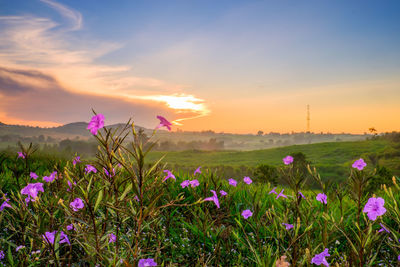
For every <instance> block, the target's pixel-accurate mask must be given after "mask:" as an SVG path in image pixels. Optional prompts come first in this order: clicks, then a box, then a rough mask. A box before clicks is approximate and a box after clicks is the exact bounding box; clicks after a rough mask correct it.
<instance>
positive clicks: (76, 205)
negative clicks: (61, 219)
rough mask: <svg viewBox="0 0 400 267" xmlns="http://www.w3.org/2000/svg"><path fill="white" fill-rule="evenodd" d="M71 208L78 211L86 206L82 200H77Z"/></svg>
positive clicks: (72, 203)
mask: <svg viewBox="0 0 400 267" xmlns="http://www.w3.org/2000/svg"><path fill="white" fill-rule="evenodd" d="M69 206H70V207H71V208H72V210H73V211H78V210H80V209H83V207H85V204H83V201H82V199H80V198H79V197H78V198H75V199H74V201H72V202H71V203H70V204H69Z"/></svg>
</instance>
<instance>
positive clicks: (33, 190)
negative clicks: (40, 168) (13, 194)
mask: <svg viewBox="0 0 400 267" xmlns="http://www.w3.org/2000/svg"><path fill="white" fill-rule="evenodd" d="M39 192H44V190H43V184H42V183H33V184H28V185H27V186H25V187H24V188H22V190H21V194H22V195H28V197H27V198H26V199H25V201H26V203H28V202H29V201H36V198H37V195H38V193H39Z"/></svg>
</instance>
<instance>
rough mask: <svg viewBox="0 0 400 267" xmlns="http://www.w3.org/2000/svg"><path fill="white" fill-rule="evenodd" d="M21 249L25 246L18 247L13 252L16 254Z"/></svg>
mask: <svg viewBox="0 0 400 267" xmlns="http://www.w3.org/2000/svg"><path fill="white" fill-rule="evenodd" d="M23 248H25V246H23V245H21V246H18V247H17V248H16V249H15V251H16V252H18V250H20V249H23Z"/></svg>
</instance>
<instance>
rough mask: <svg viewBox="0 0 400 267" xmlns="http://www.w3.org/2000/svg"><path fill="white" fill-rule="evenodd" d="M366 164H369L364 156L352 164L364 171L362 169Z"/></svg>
mask: <svg viewBox="0 0 400 267" xmlns="http://www.w3.org/2000/svg"><path fill="white" fill-rule="evenodd" d="M365 166H367V163H365V161H364V160H363V159H362V158H360V159H359V160H356V161H354V163H353V165H352V167H353V168H355V169H358V170H359V171H362V169H364V167H365Z"/></svg>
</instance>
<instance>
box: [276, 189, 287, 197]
mask: <svg viewBox="0 0 400 267" xmlns="http://www.w3.org/2000/svg"><path fill="white" fill-rule="evenodd" d="M283 190H285V189H282V191H281V192H280V193H279V194H278V195H277V196H276V199H278V198H280V197H283V198H287V196H286V195H284V194H283Z"/></svg>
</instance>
